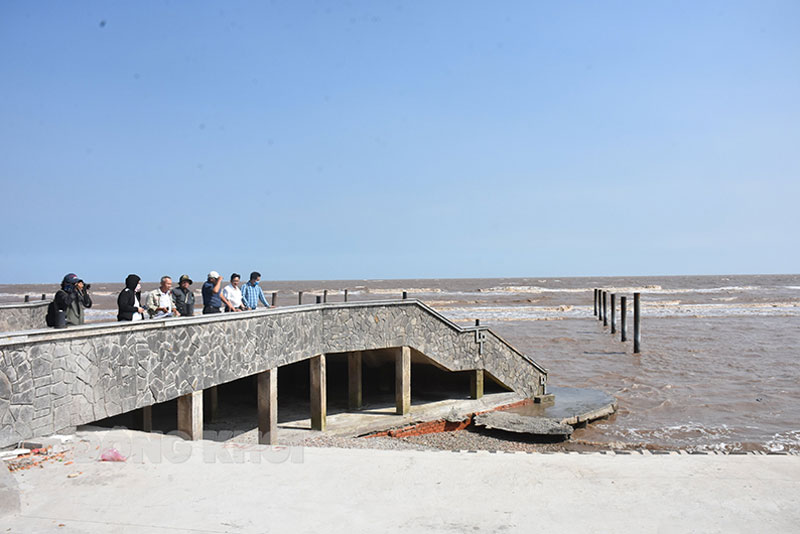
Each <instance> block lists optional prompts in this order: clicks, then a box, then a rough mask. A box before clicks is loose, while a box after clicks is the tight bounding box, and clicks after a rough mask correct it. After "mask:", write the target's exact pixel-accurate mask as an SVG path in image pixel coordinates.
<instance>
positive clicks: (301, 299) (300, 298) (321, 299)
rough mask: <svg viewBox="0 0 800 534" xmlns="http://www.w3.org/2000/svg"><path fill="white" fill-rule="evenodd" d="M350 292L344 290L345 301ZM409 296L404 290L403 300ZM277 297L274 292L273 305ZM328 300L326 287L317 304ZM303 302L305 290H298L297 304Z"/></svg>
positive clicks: (317, 299) (317, 296) (318, 296)
mask: <svg viewBox="0 0 800 534" xmlns="http://www.w3.org/2000/svg"><path fill="white" fill-rule="evenodd" d="M348 292H349V289H345V290H344V301H345V302H347V299H348ZM407 298H408V292H407V291H403V300H406V299H407ZM277 299H278V293H272V305H273V306H275V305H276V304H275V301H277ZM326 302H328V290H327V289H324V290H323V291H322V295H316V303H317V304H323V303H326ZM302 303H303V292H302V291H298V292H297V304H298V305H300V304H302Z"/></svg>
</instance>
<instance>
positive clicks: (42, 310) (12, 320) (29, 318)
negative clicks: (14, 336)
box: [0, 300, 50, 332]
mask: <svg viewBox="0 0 800 534" xmlns="http://www.w3.org/2000/svg"><path fill="white" fill-rule="evenodd" d="M48 304H50V302H49V301H47V300H37V301H35V302H20V303H15V304H0V332H19V331H21V330H36V329H39V328H47V324H46V323H45V320H44V317H45V315H47V305H48Z"/></svg>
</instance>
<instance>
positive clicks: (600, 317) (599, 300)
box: [597, 289, 603, 321]
mask: <svg viewBox="0 0 800 534" xmlns="http://www.w3.org/2000/svg"><path fill="white" fill-rule="evenodd" d="M597 320H598V321H602V320H603V290H602V289H598V290H597Z"/></svg>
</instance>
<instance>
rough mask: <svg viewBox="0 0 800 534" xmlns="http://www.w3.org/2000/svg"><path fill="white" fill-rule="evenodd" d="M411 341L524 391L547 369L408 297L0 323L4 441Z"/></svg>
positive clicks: (536, 391)
mask: <svg viewBox="0 0 800 534" xmlns="http://www.w3.org/2000/svg"><path fill="white" fill-rule="evenodd" d="M401 346H408V347H411V348H413V349H416V350H418V351H420V352H422V353H423V354H425V355H426V356H427V357H429V358H431V359H432V360H434V361H436V362H437V363H438V364H440V365H442V366H443V367H445V368H447V369H449V370H452V371H459V370H471V369H484V370H486V371H487V372H489V373H491V375H492V376H494V377H495V378H496V379H498V380H499V381H500V382H502V383H504V384H505V385H506V386H508V387H509V388H511V389H513V390H515V391H517V392H519V393H521V394H523V395H525V396H534V395H540V394H543V393H544V383H545V381H546V376H547V371H546V370H545V369H543V368H542V367H540V366H539V365H537V364H536V363H535V362H534V361H533V360H531V359H530V358H528V357H526V356H524V355H523V354H521V353H520V352H518V351H516V350H515V349H514V348H513V347H511V346H510V345H509V344H508V343H506V342H505V341H503V340H502V339H501V338H500V337H498V336H497V335H495V334H494V333H492V332H491V331H490V330H488V329H486V328H482V327H471V328H462V327H460V326H458V325H456V324H454V323H452V322H450V321H449V320H447V319H446V318H445V317H443V316H442V315H440V314H439V313H437V312H436V311H434V310H432V309H431V308H429V307H428V306H426V305H424V304H423V303H421V302H419V301H416V300H403V301H379V302H376V301H371V302H359V303H340V304H318V305H304V306H294V307H286V308H272V309H265V310H261V311H254V312H247V313H237V314H220V315H212V316H201V317H188V318H175V319H164V320H154V321H143V322H139V323H104V324H93V325H85V326H79V327H72V328H69V329H66V330H58V331H55V330H39V331H30V332H17V333H5V334H2V333H0V446H5V445H9V444H12V443H15V442H17V441H19V440H22V439H28V438H31V437H34V436H42V435H47V434H50V433H53V432H57V431H58V430H61V429H64V428H67V427H71V426H76V425H80V424H86V423H89V422H92V421H96V420H98V419H102V418H105V417H109V416H112V415H117V414H120V413H124V412H128V411H131V410H134V409H136V408H142V407H146V406H151V405H153V404H155V403H160V402H164V401H168V400H171V399H175V398H177V397H180V396H183V395H187V394H189V393H192V392H194V391H201V390H203V389H206V388H209V387H212V386H215V385H218V384H222V383H226V382H229V381H231V380H235V379H238V378H242V377H245V376H249V375H254V374H257V373H260V372H263V371H266V370H268V369H274V368H278V367H279V366H282V365H286V364H290V363H293V362H297V361H299V360H303V359H307V358H310V357H312V356H314V355H318V354H326V353H337V352H345V351H362V350H373V349H382V348H391V347H401Z"/></svg>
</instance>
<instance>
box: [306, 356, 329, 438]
mask: <svg viewBox="0 0 800 534" xmlns="http://www.w3.org/2000/svg"><path fill="white" fill-rule="evenodd" d="M310 364H311V365H310V380H311V429H312V430H322V431H324V430H325V427H326V422H327V421H326V418H327V415H328V379H327V371H326V366H325V355H324V354H318V355H317V356H314V357H313V358H311V361H310Z"/></svg>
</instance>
